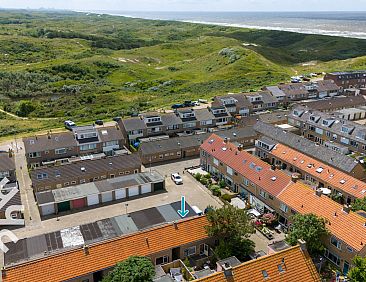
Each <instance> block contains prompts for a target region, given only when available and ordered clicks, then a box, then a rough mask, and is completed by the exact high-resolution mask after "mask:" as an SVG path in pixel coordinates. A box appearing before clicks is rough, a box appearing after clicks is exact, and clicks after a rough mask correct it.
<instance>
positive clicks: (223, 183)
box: [219, 179, 226, 188]
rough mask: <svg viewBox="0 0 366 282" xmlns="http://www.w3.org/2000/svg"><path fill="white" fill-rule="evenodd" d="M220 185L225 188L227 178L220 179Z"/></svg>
mask: <svg viewBox="0 0 366 282" xmlns="http://www.w3.org/2000/svg"><path fill="white" fill-rule="evenodd" d="M219 186H220V188H225V187H226V182H225V180H223V179H222V180H220V182H219Z"/></svg>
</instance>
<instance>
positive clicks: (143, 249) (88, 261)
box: [3, 216, 208, 282]
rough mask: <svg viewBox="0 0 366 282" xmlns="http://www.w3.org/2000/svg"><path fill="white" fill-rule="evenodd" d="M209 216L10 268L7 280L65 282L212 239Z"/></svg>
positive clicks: (6, 276) (7, 270) (4, 281)
mask: <svg viewBox="0 0 366 282" xmlns="http://www.w3.org/2000/svg"><path fill="white" fill-rule="evenodd" d="M207 224H208V221H207V219H206V217H205V216H202V217H194V218H190V219H187V220H183V221H179V222H178V223H177V224H176V226H175V225H174V224H165V225H161V226H158V227H155V228H151V229H148V230H144V231H140V232H137V233H133V234H130V235H125V236H122V237H119V238H116V239H112V240H108V241H104V242H99V243H95V244H91V245H89V254H85V253H84V251H83V249H82V248H81V247H80V248H77V249H74V250H70V251H65V252H62V253H60V254H55V255H52V256H49V257H46V258H43V259H38V260H35V261H30V262H27V263H23V264H20V265H17V266H12V267H8V268H7V269H6V271H5V275H4V273H3V282H20V281H21V282H35V281H40V282H43V281H47V282H56V281H64V280H68V279H72V278H75V277H77V276H82V275H85V274H88V273H92V272H95V271H98V270H102V269H105V268H109V267H112V266H114V265H115V264H116V263H117V262H119V261H122V260H125V259H127V258H128V257H129V256H131V255H140V256H148V255H151V254H154V253H158V252H160V251H164V250H168V249H171V248H174V247H177V246H182V245H185V244H189V243H192V242H195V241H199V240H203V239H206V238H208V237H207V234H206V230H205V228H204V227H205V226H206V225H207Z"/></svg>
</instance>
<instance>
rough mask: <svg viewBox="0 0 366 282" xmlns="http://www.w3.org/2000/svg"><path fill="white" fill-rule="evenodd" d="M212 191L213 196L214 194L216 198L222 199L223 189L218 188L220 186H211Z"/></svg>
mask: <svg viewBox="0 0 366 282" xmlns="http://www.w3.org/2000/svg"><path fill="white" fill-rule="evenodd" d="M210 190H211V192H212V194H213V195H214V196H218V197H220V196H221V189H220V186H218V185H211V186H210Z"/></svg>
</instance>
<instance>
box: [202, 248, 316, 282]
mask: <svg viewBox="0 0 366 282" xmlns="http://www.w3.org/2000/svg"><path fill="white" fill-rule="evenodd" d="M282 260H283V261H284V263H282ZM279 265H281V266H282V268H283V269H284V271H283V272H280V271H279V269H278V266H279ZM262 271H266V273H267V274H268V277H267V278H266V279H265V278H264V276H263V274H262ZM196 281H197V282H227V281H234V282H245V281H251V282H262V281H269V282H294V281H296V282H320V277H319V275H318V273H317V271H316V269H315V266H314V264H313V262H312V261H311V258H310V257H309V255H308V254H307V252H303V251H302V250H301V248H300V246H295V247H292V248H289V249H286V250H283V251H280V252H278V253H275V254H273V255H268V256H264V257H261V258H259V259H256V260H251V261H248V262H246V263H243V264H240V265H238V266H236V267H233V279H232V280H229V279H226V278H225V275H224V273H223V272H218V273H215V274H212V275H210V276H208V277H204V278H202V279H198V280H196Z"/></svg>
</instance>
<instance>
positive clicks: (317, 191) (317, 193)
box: [315, 189, 323, 197]
mask: <svg viewBox="0 0 366 282" xmlns="http://www.w3.org/2000/svg"><path fill="white" fill-rule="evenodd" d="M322 194H323V191H322V190H321V189H316V190H315V195H317V196H318V197H320V196H321V195H322Z"/></svg>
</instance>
